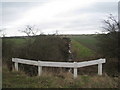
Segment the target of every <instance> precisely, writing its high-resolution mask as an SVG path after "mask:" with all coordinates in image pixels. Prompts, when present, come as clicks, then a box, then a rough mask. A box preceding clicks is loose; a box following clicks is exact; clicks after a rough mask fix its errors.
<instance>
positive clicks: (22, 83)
mask: <svg viewBox="0 0 120 90" xmlns="http://www.w3.org/2000/svg"><path fill="white" fill-rule="evenodd" d="M117 82H118V78H112V77H109V76H107V75H104V76H97V75H94V76H88V75H79V76H78V77H77V78H76V79H73V75H72V74H71V73H67V72H66V73H65V72H64V73H63V72H61V73H59V74H58V75H54V74H52V73H48V72H46V73H43V74H42V76H40V77H38V76H34V77H29V76H27V75H25V74H24V72H20V71H19V72H16V71H12V72H9V71H8V70H7V68H5V67H3V88H117V87H118V83H117Z"/></svg>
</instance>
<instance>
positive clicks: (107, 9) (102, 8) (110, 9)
mask: <svg viewBox="0 0 120 90" xmlns="http://www.w3.org/2000/svg"><path fill="white" fill-rule="evenodd" d="M91 12H92V13H94V12H99V13H116V12H118V3H116V2H96V3H95V4H93V5H92V6H89V7H87V8H82V9H78V10H76V11H75V13H78V14H79V13H91Z"/></svg>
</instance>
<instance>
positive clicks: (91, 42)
mask: <svg viewBox="0 0 120 90" xmlns="http://www.w3.org/2000/svg"><path fill="white" fill-rule="evenodd" d="M70 38H71V39H74V40H76V41H78V42H79V43H80V44H82V45H84V46H86V47H87V48H90V49H92V50H94V51H96V50H97V46H96V43H97V42H98V41H97V39H96V35H94V34H93V35H79V36H70Z"/></svg>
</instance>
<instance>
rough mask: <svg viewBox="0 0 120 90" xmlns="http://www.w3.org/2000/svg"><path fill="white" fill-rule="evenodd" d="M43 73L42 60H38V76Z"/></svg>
mask: <svg viewBox="0 0 120 90" xmlns="http://www.w3.org/2000/svg"><path fill="white" fill-rule="evenodd" d="M41 74H42V66H41V61H38V76H41Z"/></svg>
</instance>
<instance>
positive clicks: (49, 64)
mask: <svg viewBox="0 0 120 90" xmlns="http://www.w3.org/2000/svg"><path fill="white" fill-rule="evenodd" d="M12 62H14V66H15V70H16V71H18V63H22V64H28V65H35V66H38V76H41V74H42V67H64V68H73V69H74V72H73V76H74V78H76V77H77V68H80V67H86V66H91V65H97V64H98V75H102V63H105V62H106V60H105V59H102V58H100V59H97V60H92V61H84V62H49V61H40V60H37V61H34V60H26V59H20V58H12Z"/></svg>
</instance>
